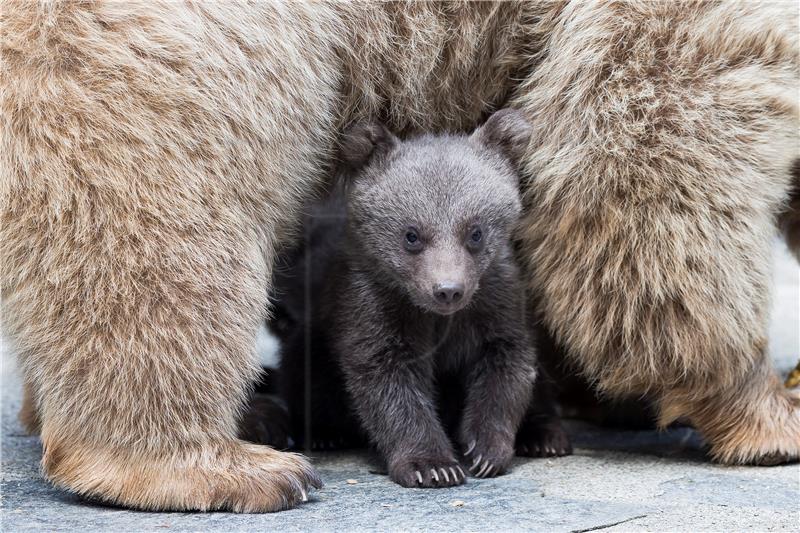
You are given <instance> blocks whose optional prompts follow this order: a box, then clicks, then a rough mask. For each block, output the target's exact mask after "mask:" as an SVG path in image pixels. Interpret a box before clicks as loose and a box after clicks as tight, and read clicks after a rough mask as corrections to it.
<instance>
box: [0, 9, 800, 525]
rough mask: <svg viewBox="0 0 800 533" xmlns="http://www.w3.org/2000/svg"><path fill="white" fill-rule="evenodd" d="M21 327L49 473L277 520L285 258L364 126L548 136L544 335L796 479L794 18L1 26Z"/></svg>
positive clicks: (505, 12)
mask: <svg viewBox="0 0 800 533" xmlns="http://www.w3.org/2000/svg"><path fill="white" fill-rule="evenodd" d="M0 11H2V13H3V16H2V18H0V40H1V41H0V53H2V59H3V62H2V67H0V107H1V108H2V119H0V121H1V122H0V124H2V144H1V145H0V158H2V159H0V160H1V161H2V167H1V168H0V172H2V174H0V191H1V194H2V204H1V205H0V207H1V208H2V213H1V215H0V216H2V227H1V229H0V263H1V265H0V268H2V276H1V277H0V280H1V282H2V295H3V326H4V331H5V334H6V335H7V337H8V339H9V340H10V341H11V343H12V345H13V347H14V348H15V351H16V352H17V353H18V356H19V362H20V365H21V368H22V371H23V374H24V377H25V380H26V388H27V391H26V397H27V402H26V407H25V408H24V410H23V415H24V417H25V420H26V422H27V423H28V425H29V427H31V429H36V428H37V427H40V429H41V437H42V442H43V444H44V454H43V459H42V466H43V472H44V474H45V475H46V476H47V477H48V478H49V479H50V480H52V481H53V482H54V483H56V484H57V485H59V486H62V487H64V488H66V489H69V490H72V491H75V492H77V493H80V494H84V495H87V496H91V497H94V498H99V499H102V500H106V501H109V502H113V503H117V504H120V505H125V506H131V507H137V508H142V509H233V510H237V511H268V510H276V509H283V508H286V507H289V506H291V505H293V504H295V503H296V502H298V501H301V500H302V499H304V498H305V495H306V491H307V488H308V487H309V486H310V485H315V484H317V479H316V476H315V475H314V473H313V470H312V469H311V468H310V467H309V465H308V463H307V462H306V460H305V459H304V458H302V457H300V456H297V455H292V454H288V453H282V452H278V451H274V450H272V449H269V448H266V447H261V446H255V445H250V444H246V443H244V442H242V441H239V440H237V439H236V434H237V417H238V415H239V413H240V412H241V408H242V405H243V403H244V401H245V399H246V396H247V391H248V388H249V386H250V384H251V382H252V380H253V379H254V376H255V375H256V372H257V370H258V366H257V361H256V359H255V357H254V355H253V345H254V338H255V335H256V330H257V327H258V324H259V322H260V321H261V320H262V317H263V309H264V307H265V304H266V291H265V287H267V286H268V285H269V283H270V271H271V266H272V263H273V260H274V258H275V255H276V248H277V247H278V246H279V244H280V242H281V241H285V240H286V239H287V238H288V237H289V236H290V235H291V233H292V229H293V225H294V223H295V221H296V220H297V218H298V212H299V206H300V205H301V203H302V202H303V201H304V200H306V199H308V198H309V196H310V195H311V194H312V192H313V190H314V188H315V184H318V183H322V182H324V181H325V178H326V176H327V169H328V168H329V166H330V164H331V163H332V156H331V154H332V153H333V150H334V149H335V145H336V140H337V134H338V132H339V131H341V128H342V127H343V126H344V125H345V124H348V123H350V122H351V121H353V120H355V119H360V118H367V117H370V118H379V119H381V120H383V121H384V122H386V123H387V124H388V125H389V126H390V127H392V128H393V129H394V130H397V131H402V132H406V133H410V132H415V131H439V130H453V131H463V130H468V129H471V128H473V127H475V126H476V125H477V124H479V123H480V121H481V120H482V119H483V118H485V117H486V116H487V115H488V114H489V112H490V111H491V110H493V109H496V108H499V107H501V106H503V105H511V106H513V107H517V108H519V109H522V110H523V111H524V112H526V113H527V114H528V116H529V118H530V119H531V120H532V122H533V123H534V135H533V137H534V138H533V141H532V142H531V145H530V148H529V152H528V156H527V158H526V161H525V175H526V176H527V178H526V179H525V180H524V183H523V184H522V185H523V192H524V196H525V200H526V204H527V215H526V218H525V223H524V224H523V227H522V230H521V233H520V238H521V239H522V256H523V260H524V261H525V262H526V263H527V264H528V266H529V267H530V271H531V272H532V274H531V275H529V280H530V286H531V288H532V290H533V291H534V293H535V294H536V295H537V296H538V297H539V299H540V300H541V301H542V302H543V307H542V311H543V317H544V321H545V324H546V325H547V327H548V328H549V329H550V330H551V331H552V332H553V334H554V335H555V337H556V338H557V340H558V341H559V342H560V343H561V344H563V345H564V346H565V347H566V349H567V350H568V353H569V356H570V357H571V359H572V360H573V361H574V362H575V363H576V364H577V366H578V367H579V368H580V369H581V371H582V372H583V373H584V374H585V375H586V376H587V377H588V378H589V379H591V380H593V381H594V382H595V383H597V385H598V386H599V387H600V388H601V389H602V390H603V391H605V392H607V393H608V394H611V395H618V394H630V393H634V394H645V393H646V394H650V395H652V397H653V398H655V399H656V400H657V403H658V407H659V410H660V413H661V418H662V421H663V422H667V421H669V420H672V419H674V418H676V417H678V416H683V417H686V418H688V419H689V420H690V421H691V422H692V423H693V424H695V425H696V426H697V427H698V429H699V430H700V431H702V432H703V434H704V435H705V437H706V438H707V439H708V441H709V443H710V445H711V454H712V456H713V457H715V458H716V459H718V460H720V461H723V462H727V463H759V462H775V461H778V460H786V459H795V458H797V457H798V456H800V407H798V398H797V397H796V396H790V395H789V393H788V392H784V391H782V390H781V389H780V387H779V385H778V382H777V378H776V377H775V375H773V372H772V371H771V369H770V365H769V361H768V359H767V355H766V354H765V347H766V345H767V338H766V314H767V309H768V300H769V286H770V263H769V250H770V240H771V238H772V236H773V234H774V233H775V232H776V218H777V217H778V216H779V214H780V213H781V211H782V209H784V205H785V203H786V201H787V199H788V196H789V193H790V187H791V181H792V179H791V174H790V167H791V164H792V162H793V160H795V159H796V158H797V157H798V155H799V154H798V146H800V142H798V102H797V84H798V78H800V76H799V75H798V55H799V54H798V49H797V42H798V41H797V38H798V29H797V7H796V6H795V5H794V4H793V3H792V4H789V3H787V4H782V5H779V4H775V3H771V4H769V5H763V6H759V5H753V4H750V3H741V4H731V3H723V4H719V3H716V2H715V3H711V2H709V3H698V2H692V3H686V4H682V3H672V2H659V3H653V2H643V3H641V4H639V3H628V2H615V3H604V4H600V3H594V2H591V3H587V2H579V1H575V2H566V1H563V2H543V1H542V2H526V3H520V4H511V3H489V4H477V3H445V4H439V3H431V4H425V3H413V4H397V3H390V4H380V5H368V4H363V3H359V4H354V5H350V4H347V5H343V4H338V3H336V4H314V5H305V4H297V3H291V4H287V5H279V4H273V3H262V4H255V5H244V4H232V5H229V4H227V3H226V4H217V3H206V4H192V5H185V4H182V3H177V2H158V3H155V2H145V3H128V2H124V3H121V2H108V3H104V2H95V3H80V4H78V3H66V2H65V3H61V2H53V3H47V4H43V5H39V4H33V3H24V2H17V1H9V2H8V3H6V5H4V6H2V7H1V8H0Z"/></svg>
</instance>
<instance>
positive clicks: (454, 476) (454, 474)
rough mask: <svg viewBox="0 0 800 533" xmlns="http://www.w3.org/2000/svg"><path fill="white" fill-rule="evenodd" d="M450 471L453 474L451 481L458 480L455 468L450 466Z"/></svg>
mask: <svg viewBox="0 0 800 533" xmlns="http://www.w3.org/2000/svg"><path fill="white" fill-rule="evenodd" d="M450 473H451V474H453V481H458V474H456V471H455V469H454V468H453V467H452V466H451V467H450Z"/></svg>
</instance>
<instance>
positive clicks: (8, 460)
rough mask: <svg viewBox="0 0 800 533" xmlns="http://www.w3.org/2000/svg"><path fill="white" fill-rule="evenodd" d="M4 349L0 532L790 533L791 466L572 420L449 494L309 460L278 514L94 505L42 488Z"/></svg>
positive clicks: (785, 260)
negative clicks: (291, 501) (538, 450)
mask: <svg viewBox="0 0 800 533" xmlns="http://www.w3.org/2000/svg"><path fill="white" fill-rule="evenodd" d="M776 258H777V259H776V268H775V291H774V306H773V307H774V310H773V321H772V326H771V335H772V338H771V351H772V354H773V358H774V360H775V361H776V366H777V367H778V368H779V369H780V370H782V371H786V370H788V369H789V368H790V367H791V366H792V365H793V364H794V363H795V362H796V361H797V358H798V356H799V355H800V331H799V329H800V328H798V325H799V324H800V317H799V316H798V315H799V314H800V269H799V268H798V266H797V263H795V262H794V261H793V260H792V259H791V258H790V257H789V256H788V254H787V253H786V251H785V249H783V247H782V245H781V246H777V247H776ZM0 352H2V382H1V383H2V395H1V396H0V399H1V400H2V483H1V484H0V490H1V491H2V492H1V494H2V496H1V497H2V504H1V505H2V507H1V508H0V528H1V529H2V530H3V531H41V530H46V531H76V530H78V531H208V530H213V531H264V530H283V531H309V530H312V531H316V530H326V531H327V530H337V531H340V530H345V531H349V530H358V531H360V530H404V531H406V530H408V531H411V530H431V531H449V530H465V531H487V530H495V531H510V530H541V531H595V530H603V531H645V530H647V531H675V530H679V531H698V530H717V531H719V530H725V531H729V530H734V531H739V530H751V531H800V465H789V466H779V467H771V468H756V467H725V466H719V465H715V464H712V463H710V462H709V461H708V460H707V459H706V458H705V456H704V454H703V444H702V441H701V439H700V438H699V437H698V435H697V434H696V433H695V432H694V431H692V430H691V429H687V428H677V429H671V430H669V431H665V432H661V433H659V432H655V431H611V430H606V429H600V428H596V427H592V426H590V425H587V424H583V423H579V422H571V423H570V424H569V429H570V431H571V433H572V435H573V438H574V441H575V444H576V453H575V455H573V456H571V457H566V458H560V459H533V460H522V459H520V460H517V461H516V463H515V464H514V467H513V469H512V471H511V472H510V473H509V474H507V475H505V476H502V477H499V478H495V479H487V480H475V479H470V480H469V482H468V483H467V484H466V485H464V486H461V487H455V488H450V489H440V490H410V489H402V488H400V487H398V486H397V485H394V484H393V483H391V482H389V480H388V479H387V478H386V476H383V475H380V474H376V473H374V469H375V465H374V464H373V462H372V460H371V458H370V457H369V456H368V455H367V454H365V453H357V452H353V453H350V452H348V453H324V454H320V455H318V456H315V457H313V460H314V463H315V464H316V465H317V468H318V469H319V470H320V472H321V474H322V477H323V479H324V481H325V487H324V488H323V489H322V490H319V491H316V492H314V493H312V495H311V500H310V502H309V503H307V504H305V505H302V506H300V507H298V508H297V509H293V510H291V511H287V512H283V513H277V514H272V515H235V514H229V513H205V514H203V513H143V512H135V511H128V510H125V509H119V508H114V507H108V506H103V505H98V504H96V503H92V502H87V501H83V500H81V499H80V498H78V497H76V496H74V495H70V494H67V493H65V492H62V491H59V490H56V489H54V488H52V487H50V486H49V485H48V484H47V483H45V482H44V481H43V480H42V479H41V477H40V475H39V471H38V462H39V459H40V458H41V444H40V442H39V440H38V438H35V437H29V436H26V435H25V434H24V433H23V432H22V429H21V428H20V427H19V424H18V423H17V421H16V412H17V410H18V409H19V398H20V387H19V379H18V377H17V375H16V372H15V371H14V368H13V366H14V364H13V359H12V357H11V356H10V355H9V354H8V353H7V350H4V349H3V344H2V341H1V340H0ZM348 480H356V481H357V483H354V484H353V483H348Z"/></svg>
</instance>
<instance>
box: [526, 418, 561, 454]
mask: <svg viewBox="0 0 800 533" xmlns="http://www.w3.org/2000/svg"><path fill="white" fill-rule="evenodd" d="M516 448H517V455H520V456H523V457H561V456H564V455H572V442H571V441H570V439H569V435H567V432H566V431H565V430H564V426H562V425H561V421H560V420H559V419H557V418H554V419H548V420H543V421H540V422H530V423H528V424H525V425H524V426H523V427H522V428H520V430H519V433H518V434H517V444H516Z"/></svg>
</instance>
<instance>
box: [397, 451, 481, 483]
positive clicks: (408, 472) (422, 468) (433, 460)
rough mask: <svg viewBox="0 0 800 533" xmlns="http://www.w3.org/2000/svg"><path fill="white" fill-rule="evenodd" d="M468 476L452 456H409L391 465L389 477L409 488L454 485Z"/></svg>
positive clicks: (462, 481)
mask: <svg viewBox="0 0 800 533" xmlns="http://www.w3.org/2000/svg"><path fill="white" fill-rule="evenodd" d="M466 477H467V476H466V475H465V474H464V471H463V470H462V469H461V466H460V465H459V464H458V461H456V460H455V459H454V458H453V457H452V456H441V457H437V456H427V457H408V458H403V459H400V460H398V461H396V462H393V463H392V464H390V465H389V478H390V479H391V480H392V481H394V482H395V483H397V484H398V485H401V486H403V487H408V488H419V487H423V488H441V487H453V486H455V485H461V484H462V483H464V481H466Z"/></svg>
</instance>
